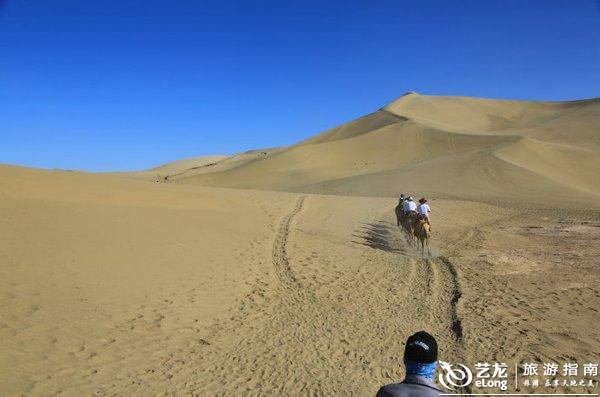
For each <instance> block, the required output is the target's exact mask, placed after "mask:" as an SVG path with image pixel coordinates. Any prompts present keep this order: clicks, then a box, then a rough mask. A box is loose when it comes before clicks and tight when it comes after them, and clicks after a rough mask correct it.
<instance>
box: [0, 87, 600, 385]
mask: <svg viewBox="0 0 600 397" xmlns="http://www.w3.org/2000/svg"><path fill="white" fill-rule="evenodd" d="M598 113H599V112H598V102H597V101H580V102H571V103H543V104H540V103H522V102H509V101H491V100H482V99H473V98H444V97H422V96H417V95H414V94H411V95H408V96H405V97H402V98H400V99H399V100H398V101H395V102H393V103H391V104H390V105H388V106H386V107H385V108H384V109H382V110H380V111H378V112H375V113H373V114H371V115H368V116H365V117H364V118H361V119H359V120H356V121H354V122H351V123H348V124H346V125H344V126H341V127H339V128H335V129H332V130H329V131H326V132H324V133H323V134H320V135H317V136H315V137H313V138H310V139H308V140H305V141H303V142H301V143H299V144H298V145H294V146H291V147H287V148H275V149H266V150H258V151H250V152H246V153H241V154H238V155H234V156H231V157H227V158H212V159H193V160H191V161H192V163H190V162H188V161H183V162H176V163H174V164H170V165H166V166H163V167H160V169H159V171H160V172H162V173H163V174H161V176H166V177H167V178H166V179H165V178H164V177H160V178H153V177H149V174H148V173H140V174H118V173H116V174H101V175H98V174H87V173H81V172H61V171H45V170H34V169H27V168H21V167H11V166H0V241H1V242H2V243H1V244H0V296H1V297H2V299H0V305H1V308H0V313H1V315H0V340H2V343H1V344H0V395H2V396H4V395H8V396H12V395H32V396H49V395H66V396H81V395H98V396H109V395H139V396H146V395H197V396H205V395H327V396H329V395H345V396H347V395H360V396H368V395H372V394H373V393H374V392H375V391H376V390H377V388H378V387H379V386H380V385H381V384H384V383H389V382H394V381H398V380H400V379H401V377H402V366H401V361H402V356H401V352H402V348H403V346H402V344H403V342H404V340H405V338H406V337H407V336H408V335H410V334H411V333H413V332H415V331H418V330H421V329H426V330H428V331H430V332H432V333H433V334H434V335H435V336H436V338H438V341H439V344H440V349H441V350H440V358H442V359H444V360H447V361H454V362H456V361H459V362H465V363H471V364H473V363H475V362H478V361H482V360H487V361H492V362H493V361H502V362H505V361H506V362H509V363H513V364H514V363H516V362H523V361H538V362H545V361H556V362H560V363H562V362H567V361H578V362H580V363H584V362H598V361H600V333H599V332H598V328H597V325H596V323H597V319H598V310H600V289H599V288H598V286H599V281H600V271H599V269H598V266H597V260H596V258H597V257H598V254H600V252H599V249H598V247H599V245H598V243H599V242H600V212H599V211H598V210H597V209H594V208H597V207H598V200H597V199H598V194H599V192H598V189H599V187H598V183H597V175H598V173H597V170H598V156H597V154H598V130H597V125H598V123H597V121H598ZM461 114H462V116H460V115H461ZM209 164H210V165H209ZM154 171H156V170H154ZM154 171H152V172H154ZM156 181H160V182H161V183H157V182H156ZM210 185H214V186H210ZM218 186H224V187H243V188H246V189H235V188H233V189H232V188H223V187H218ZM250 188H260V189H261V190H252V189H250ZM399 189H402V190H405V191H407V192H411V193H413V194H418V195H420V194H427V195H428V196H430V199H431V200H430V204H431V206H432V208H433V211H434V212H433V214H432V219H433V225H434V236H433V240H432V245H433V247H432V250H433V255H432V256H431V257H422V256H421V254H420V252H418V251H417V250H415V249H414V248H413V247H411V246H410V245H409V244H408V243H407V242H406V241H405V239H404V236H403V235H402V234H401V232H400V231H399V230H398V228H397V227H396V225H395V219H394V215H393V208H394V205H395V203H396V198H395V194H396V193H397V191H398V190H399ZM267 190H269V191H267ZM312 193H327V194H330V195H316V194H312ZM331 193H334V194H339V195H331ZM368 196H370V197H368ZM373 196H379V197H373ZM472 391H473V392H479V391H481V390H478V389H472ZM487 391H489V390H487ZM520 391H531V390H527V389H521V390H520ZM536 391H537V392H540V389H538V390H536ZM550 391H552V392H555V391H564V392H566V391H570V392H586V391H590V390H587V389H583V390H582V389H581V388H579V389H566V388H560V389H558V390H555V389H552V390H550Z"/></svg>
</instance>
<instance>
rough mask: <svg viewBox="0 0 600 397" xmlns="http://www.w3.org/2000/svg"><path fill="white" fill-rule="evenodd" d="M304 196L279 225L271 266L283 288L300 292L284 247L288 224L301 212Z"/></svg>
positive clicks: (300, 289)
mask: <svg viewBox="0 0 600 397" xmlns="http://www.w3.org/2000/svg"><path fill="white" fill-rule="evenodd" d="M305 199H306V196H300V197H298V200H297V201H296V205H295V206H294V209H293V210H292V211H291V212H290V213H289V214H287V215H286V216H285V217H284V218H283V219H282V220H281V222H280V223H279V228H278V229H277V233H276V234H275V240H274V241H273V266H274V267H275V274H277V278H278V279H279V281H280V282H281V284H282V285H283V287H284V288H287V289H296V290H298V291H302V286H301V284H300V283H299V282H298V280H297V279H296V276H295V275H294V272H293V271H292V268H291V266H290V260H289V258H288V255H287V252H286V246H287V242H288V238H289V234H290V224H291V223H292V220H293V219H294V217H295V216H296V215H298V214H299V213H300V211H302V207H303V205H304V200H305Z"/></svg>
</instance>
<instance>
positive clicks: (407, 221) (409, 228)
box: [402, 213, 416, 244]
mask: <svg viewBox="0 0 600 397" xmlns="http://www.w3.org/2000/svg"><path fill="white" fill-rule="evenodd" d="M415 227H416V215H415V214H414V213H408V214H405V215H404V217H403V219H402V228H403V229H404V231H405V232H406V237H407V239H408V242H409V243H410V244H412V243H413V241H414V237H415V235H414V232H415Z"/></svg>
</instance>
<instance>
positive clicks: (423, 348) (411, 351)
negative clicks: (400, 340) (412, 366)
mask: <svg viewBox="0 0 600 397" xmlns="http://www.w3.org/2000/svg"><path fill="white" fill-rule="evenodd" d="M437 357H438V346H437V342H436V340H435V338H434V337H433V336H432V335H430V334H428V333H427V332H425V331H419V332H417V333H415V334H413V335H411V336H410V337H409V338H408V339H407V340H406V346H405V347H404V360H405V361H406V360H408V361H410V362H413V363H419V364H429V363H433V362H435V361H437Z"/></svg>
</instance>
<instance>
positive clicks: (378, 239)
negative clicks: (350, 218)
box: [352, 221, 406, 253]
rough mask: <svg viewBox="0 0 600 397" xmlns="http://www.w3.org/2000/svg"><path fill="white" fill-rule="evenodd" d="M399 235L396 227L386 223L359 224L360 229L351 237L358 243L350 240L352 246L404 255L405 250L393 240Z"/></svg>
mask: <svg viewBox="0 0 600 397" xmlns="http://www.w3.org/2000/svg"><path fill="white" fill-rule="evenodd" d="M400 233H401V231H400V229H399V228H398V226H396V225H395V224H393V223H390V222H386V221H374V222H369V223H364V222H361V226H360V228H359V229H358V230H357V231H356V233H354V234H352V236H354V237H356V238H358V239H359V240H358V241H355V240H352V242H353V243H354V244H361V245H366V246H367V247H371V248H374V249H378V250H381V251H386V252H396V253H405V252H406V251H405V249H404V248H402V247H400V246H398V243H397V242H396V243H395V244H394V240H397V236H399V235H400ZM394 236H396V237H394Z"/></svg>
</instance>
